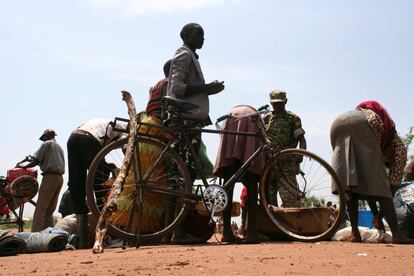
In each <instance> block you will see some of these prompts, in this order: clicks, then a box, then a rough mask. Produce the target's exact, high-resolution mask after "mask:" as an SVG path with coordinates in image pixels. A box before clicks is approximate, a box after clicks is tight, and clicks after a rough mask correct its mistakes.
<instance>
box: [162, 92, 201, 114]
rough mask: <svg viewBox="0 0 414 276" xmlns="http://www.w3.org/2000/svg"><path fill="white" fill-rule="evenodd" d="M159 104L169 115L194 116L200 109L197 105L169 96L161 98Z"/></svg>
mask: <svg viewBox="0 0 414 276" xmlns="http://www.w3.org/2000/svg"><path fill="white" fill-rule="evenodd" d="M161 103H162V105H163V107H164V109H165V110H167V111H168V112H170V113H174V112H175V113H183V114H195V113H198V112H199V111H200V107H199V106H198V105H195V104H192V103H190V102H186V101H183V100H179V99H176V98H173V97H171V96H165V97H164V98H162V100H161Z"/></svg>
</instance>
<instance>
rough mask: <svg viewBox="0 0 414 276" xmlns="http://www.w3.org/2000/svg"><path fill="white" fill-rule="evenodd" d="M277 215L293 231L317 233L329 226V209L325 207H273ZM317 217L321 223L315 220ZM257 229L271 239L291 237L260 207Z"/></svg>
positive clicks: (308, 233)
mask: <svg viewBox="0 0 414 276" xmlns="http://www.w3.org/2000/svg"><path fill="white" fill-rule="evenodd" d="M273 212H275V213H277V217H278V219H279V221H280V222H281V223H283V225H285V226H286V227H287V228H289V229H291V230H292V232H295V233H300V234H307V235H316V234H319V233H322V232H324V231H326V230H327V229H328V228H329V221H330V220H329V214H330V213H329V210H328V208H325V207H316V208H277V207H276V208H273ZM315 218H317V219H318V220H319V221H321V222H322V223H320V224H319V225H317V224H316V223H315V222H314V221H315ZM257 231H258V232H260V233H262V234H264V235H266V236H268V237H269V238H270V239H271V240H288V239H289V237H287V236H286V235H284V234H283V232H282V231H280V230H279V229H278V228H277V227H276V226H275V225H274V224H273V223H272V221H271V220H270V219H269V218H268V216H267V214H266V212H265V210H264V209H263V208H258V212H257Z"/></svg>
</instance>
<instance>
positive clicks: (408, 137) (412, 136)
mask: <svg viewBox="0 0 414 276" xmlns="http://www.w3.org/2000/svg"><path fill="white" fill-rule="evenodd" d="M401 140H402V141H403V143H404V145H405V148H406V149H407V152H408V154H407V158H408V160H412V159H414V154H413V153H412V152H410V146H411V144H412V143H413V140H414V132H413V127H410V129H409V130H408V133H407V134H405V135H404V136H403V137H401Z"/></svg>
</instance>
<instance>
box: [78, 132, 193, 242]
mask: <svg viewBox="0 0 414 276" xmlns="http://www.w3.org/2000/svg"><path fill="white" fill-rule="evenodd" d="M126 143H127V139H120V140H118V141H115V142H112V143H111V144H108V145H107V146H106V147H104V148H103V149H102V150H101V151H100V152H99V153H98V155H97V156H96V157H95V159H94V161H93V162H92V164H91V167H90V169H89V173H88V177H87V185H86V194H87V202H88V206H89V208H90V210H91V212H92V213H93V215H94V216H95V217H99V216H100V215H101V210H102V208H103V207H104V205H105V202H106V199H107V197H108V195H109V192H110V190H111V187H112V184H113V183H114V181H115V179H116V176H117V173H118V172H119V169H120V168H121V165H122V162H123V158H124V151H125V147H126ZM135 149H136V154H135V158H132V161H131V164H130V168H129V169H128V175H127V177H126V180H125V183H124V186H123V189H122V192H121V195H120V198H119V203H118V206H117V207H118V208H117V210H116V211H115V212H114V213H113V214H112V216H111V218H110V221H109V224H108V231H109V233H110V234H112V235H114V236H116V237H119V238H121V239H124V240H128V241H135V240H136V235H137V233H138V232H140V233H141V240H140V241H142V242H151V241H157V240H159V239H160V238H161V237H162V236H164V235H166V234H168V233H170V232H171V231H172V230H173V229H174V227H175V226H176V225H177V224H178V223H179V222H180V221H181V220H182V219H183V218H184V216H185V214H186V212H187V210H188V206H189V200H188V199H186V198H184V197H185V196H183V195H182V194H183V193H191V181H190V176H189V173H188V170H187V168H186V167H185V165H184V163H183V161H182V160H181V158H180V157H179V156H178V155H177V154H176V153H175V152H174V151H173V150H172V149H170V148H166V145H165V144H163V143H162V142H160V141H158V140H155V139H152V138H145V137H138V138H137V141H136V144H135ZM140 187H141V188H140ZM169 192H171V193H169ZM174 192H176V193H174ZM140 193H142V203H141V204H138V200H139V195H140ZM139 206H142V207H141V208H140V207H139ZM139 214H140V215H139ZM141 214H142V215H141ZM138 216H141V217H142V219H141V221H140V229H137V228H138V227H139V221H138V220H139V219H138Z"/></svg>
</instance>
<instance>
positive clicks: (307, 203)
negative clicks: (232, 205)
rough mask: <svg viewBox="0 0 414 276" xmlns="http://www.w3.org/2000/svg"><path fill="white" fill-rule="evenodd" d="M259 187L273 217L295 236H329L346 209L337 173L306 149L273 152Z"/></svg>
mask: <svg viewBox="0 0 414 276" xmlns="http://www.w3.org/2000/svg"><path fill="white" fill-rule="evenodd" d="M259 189H260V200H261V204H262V206H263V208H264V209H265V211H266V214H267V215H268V217H269V218H270V220H271V221H272V222H273V224H274V225H276V227H277V228H279V229H280V230H281V231H282V232H283V233H284V234H285V235H287V236H288V237H290V238H292V239H294V240H299V241H319V240H325V239H328V238H330V237H331V235H332V234H333V232H334V231H335V230H336V229H337V228H338V226H339V224H340V223H341V219H342V218H343V216H344V213H345V194H344V191H343V189H342V186H341V185H340V182H339V179H338V176H337V174H336V173H335V171H334V170H333V169H332V167H331V166H330V165H329V164H328V163H327V162H326V161H324V160H323V159H322V158H320V157H319V156H317V155H316V154H314V153H311V152H309V151H306V150H301V149H287V150H283V151H281V152H280V153H278V154H277V155H276V156H274V157H273V160H272V161H271V162H270V163H269V165H267V166H266V168H265V169H264V171H263V173H262V175H261V179H260V188H259ZM328 202H330V204H332V207H328V206H327V205H329V204H328ZM334 205H336V206H337V208H336V209H334V208H333V206H334Z"/></svg>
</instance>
